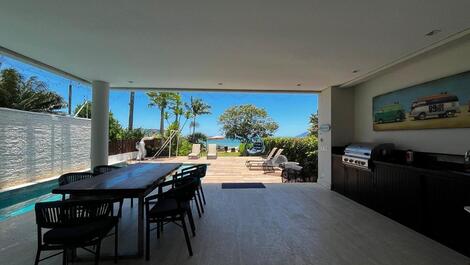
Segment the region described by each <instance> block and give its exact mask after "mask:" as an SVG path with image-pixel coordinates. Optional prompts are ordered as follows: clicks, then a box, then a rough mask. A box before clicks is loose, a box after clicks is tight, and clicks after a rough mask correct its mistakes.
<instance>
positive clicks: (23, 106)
mask: <svg viewBox="0 0 470 265" xmlns="http://www.w3.org/2000/svg"><path fill="white" fill-rule="evenodd" d="M0 75H1V77H0V107H4V108H11V109H19V110H26V111H35V112H56V111H58V110H60V109H62V108H64V107H66V106H67V103H65V101H64V99H63V98H62V97H61V96H60V95H59V94H57V93H56V92H53V91H49V90H48V88H47V84H46V83H44V82H42V81H40V80H38V79H37V77H35V76H32V77H30V78H28V79H25V78H24V77H23V76H22V75H21V74H20V73H19V72H18V71H16V70H15V69H13V68H7V69H3V70H2V71H1V73H0Z"/></svg>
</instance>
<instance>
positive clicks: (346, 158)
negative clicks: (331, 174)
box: [342, 143, 395, 170]
mask: <svg viewBox="0 0 470 265" xmlns="http://www.w3.org/2000/svg"><path fill="white" fill-rule="evenodd" d="M394 148H395V145H394V144H390V143H381V144H379V143H355V144H350V145H348V146H347V147H346V149H345V150H344V155H343V157H342V159H343V164H344V165H346V166H353V167H357V168H361V169H366V170H370V169H371V168H372V161H373V160H378V159H382V158H385V157H387V156H389V155H390V154H391V152H392V150H393V149H394Z"/></svg>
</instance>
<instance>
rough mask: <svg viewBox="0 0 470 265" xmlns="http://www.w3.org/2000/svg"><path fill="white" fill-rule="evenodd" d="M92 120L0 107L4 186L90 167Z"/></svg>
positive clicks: (0, 179)
mask: <svg viewBox="0 0 470 265" xmlns="http://www.w3.org/2000/svg"><path fill="white" fill-rule="evenodd" d="M90 137H91V121H90V120H89V119H82V118H73V117H67V116H60V115H53V114H46V113H35V112H27V111H20V110H12V109H5V108H0V157H1V159H0V189H4V188H7V187H9V186H15V185H19V184H23V183H28V182H33V181H38V180H40V179H43V178H49V177H52V176H56V175H61V174H63V173H66V172H70V171H75V170H83V169H86V168H89V167H90V139H91V138H90Z"/></svg>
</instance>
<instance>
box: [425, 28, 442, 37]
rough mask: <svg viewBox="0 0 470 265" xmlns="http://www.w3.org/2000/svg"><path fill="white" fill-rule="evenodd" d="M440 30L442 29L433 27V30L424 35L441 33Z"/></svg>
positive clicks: (429, 35)
mask: <svg viewBox="0 0 470 265" xmlns="http://www.w3.org/2000/svg"><path fill="white" fill-rule="evenodd" d="M440 32H441V30H440V29H433V30H431V31H429V32H428V33H426V34H425V35H424V36H426V37H431V36H434V35H437V34H439V33H440Z"/></svg>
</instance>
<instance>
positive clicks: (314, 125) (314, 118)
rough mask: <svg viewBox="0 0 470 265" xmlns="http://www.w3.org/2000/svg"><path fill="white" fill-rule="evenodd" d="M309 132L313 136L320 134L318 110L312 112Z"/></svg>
mask: <svg viewBox="0 0 470 265" xmlns="http://www.w3.org/2000/svg"><path fill="white" fill-rule="evenodd" d="M308 134H309V135H313V136H317V135H318V112H317V113H312V114H310V118H309V127H308Z"/></svg>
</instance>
